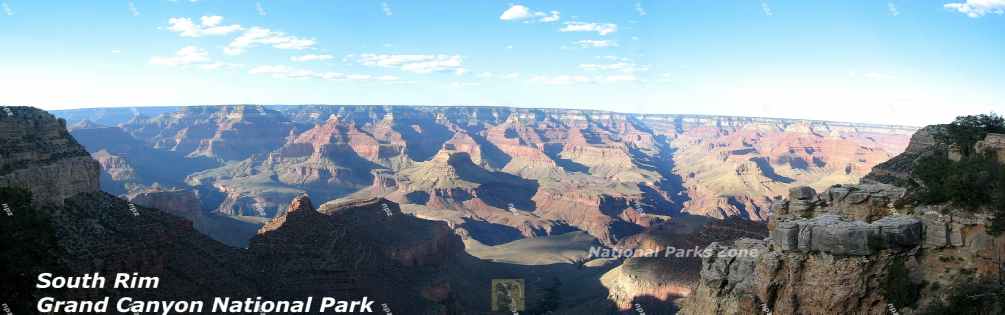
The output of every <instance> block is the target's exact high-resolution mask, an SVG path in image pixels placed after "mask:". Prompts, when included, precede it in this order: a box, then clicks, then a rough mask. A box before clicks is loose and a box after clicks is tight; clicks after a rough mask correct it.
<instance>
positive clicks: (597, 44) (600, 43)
mask: <svg viewBox="0 0 1005 315" xmlns="http://www.w3.org/2000/svg"><path fill="white" fill-rule="evenodd" d="M573 43H574V44H576V45H579V47H583V48H589V47H594V48H606V47H618V42H616V41H613V40H606V39H604V40H594V39H584V40H579V41H575V42H573Z"/></svg>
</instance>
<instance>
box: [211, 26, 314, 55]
mask: <svg viewBox="0 0 1005 315" xmlns="http://www.w3.org/2000/svg"><path fill="white" fill-rule="evenodd" d="M314 44H317V41H315V40H314V39H313V38H300V37H296V36H289V35H286V33H283V32H275V31H272V30H269V29H267V28H264V27H258V26H256V27H252V28H250V29H248V30H246V31H244V33H242V34H241V36H238V37H237V38H235V39H234V40H233V41H231V42H230V44H228V45H227V47H225V48H224V49H223V51H224V52H225V53H227V54H228V55H240V54H241V53H244V50H245V49H248V48H251V47H255V46H258V45H266V46H272V47H273V48H278V49H290V50H304V49H307V48H311V47H313V46H314Z"/></svg>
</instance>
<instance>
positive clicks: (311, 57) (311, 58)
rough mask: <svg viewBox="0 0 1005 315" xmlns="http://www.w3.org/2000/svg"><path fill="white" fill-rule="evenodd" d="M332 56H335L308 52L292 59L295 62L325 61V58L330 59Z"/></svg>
mask: <svg viewBox="0 0 1005 315" xmlns="http://www.w3.org/2000/svg"><path fill="white" fill-rule="evenodd" d="M332 58H334V57H333V56H332V55H313V54H308V55H302V56H293V57H290V61H293V62H306V61H323V60H330V59H332Z"/></svg>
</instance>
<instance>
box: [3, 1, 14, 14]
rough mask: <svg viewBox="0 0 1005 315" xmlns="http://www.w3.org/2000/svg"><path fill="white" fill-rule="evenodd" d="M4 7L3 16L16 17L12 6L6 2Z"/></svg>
mask: <svg viewBox="0 0 1005 315" xmlns="http://www.w3.org/2000/svg"><path fill="white" fill-rule="evenodd" d="M2 6H3V14H6V15H7V16H11V15H14V10H12V9H11V8H10V5H8V4H7V2H6V1H4V3H3V4H2Z"/></svg>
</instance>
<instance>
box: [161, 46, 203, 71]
mask: <svg viewBox="0 0 1005 315" xmlns="http://www.w3.org/2000/svg"><path fill="white" fill-rule="evenodd" d="M208 62H209V53H207V52H206V50H204V49H202V48H199V47H195V46H186V47H184V48H182V49H179V50H178V51H177V52H175V54H174V56H170V57H156V56H155V57H152V58H150V64H155V65H164V66H172V67H176V66H186V65H191V64H201V63H208Z"/></svg>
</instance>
